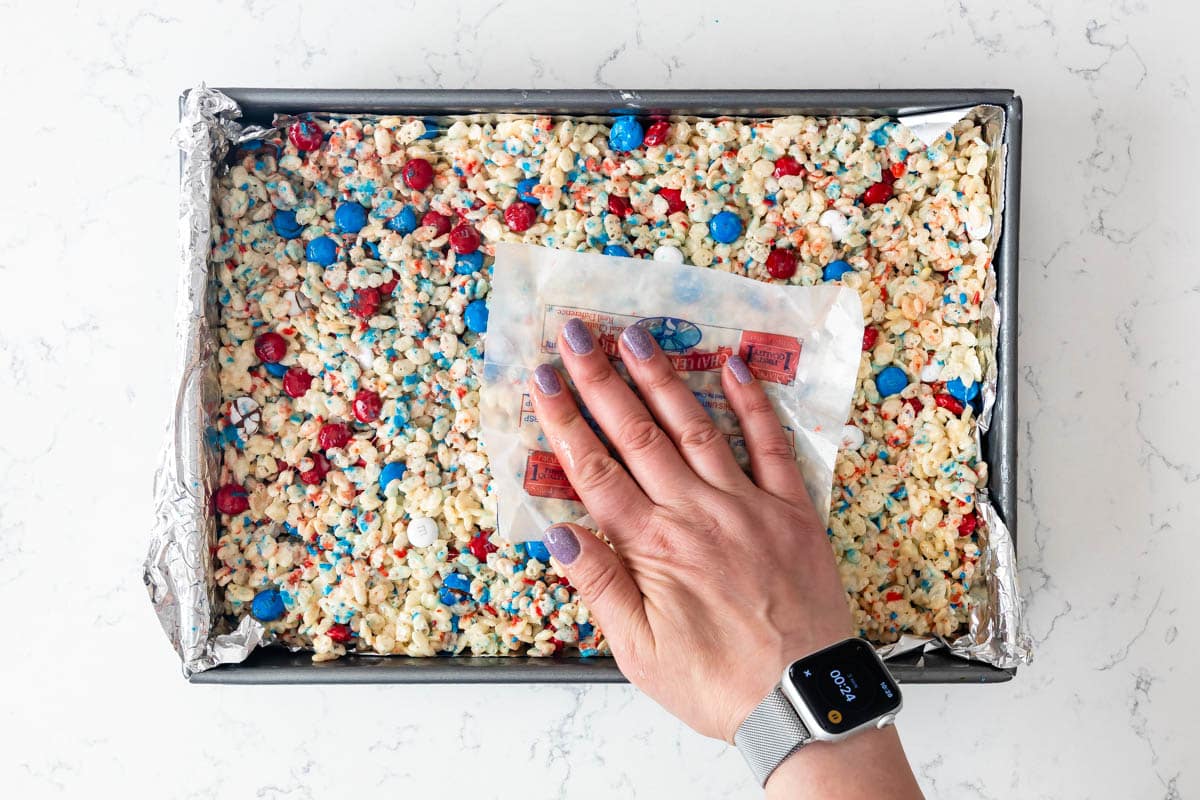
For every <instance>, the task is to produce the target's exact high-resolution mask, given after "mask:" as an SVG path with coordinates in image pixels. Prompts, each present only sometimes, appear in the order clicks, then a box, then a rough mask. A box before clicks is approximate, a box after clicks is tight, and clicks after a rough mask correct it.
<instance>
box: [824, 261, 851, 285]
mask: <svg viewBox="0 0 1200 800" xmlns="http://www.w3.org/2000/svg"><path fill="white" fill-rule="evenodd" d="M847 272H854V267H852V266H850V265H849V264H847V263H846V262H845V261H842V260H841V259H840V258H839V259H838V260H837V261H830V262H829V263H828V264H826V265H825V269H823V270H821V277H822V278H824V279H825V280H827V281H840V280H841V279H842V276H843V275H845V274H846V273H847Z"/></svg>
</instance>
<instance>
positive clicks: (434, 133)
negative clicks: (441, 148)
mask: <svg viewBox="0 0 1200 800" xmlns="http://www.w3.org/2000/svg"><path fill="white" fill-rule="evenodd" d="M421 121H422V122H424V123H425V132H424V133H422V134H421V135H420V136H418V137H417V139H418V140H420V139H436V138H437V137H438V135H439V134H440V133H441V131H440V130H439V129H438V124H437V120H436V119H434V118H433V117H425V118H424V119H423V120H421Z"/></svg>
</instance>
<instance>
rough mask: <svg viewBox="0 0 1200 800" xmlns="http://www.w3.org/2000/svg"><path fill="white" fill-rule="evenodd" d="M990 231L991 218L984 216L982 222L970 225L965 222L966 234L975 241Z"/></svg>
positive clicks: (985, 236) (981, 238) (983, 237)
mask: <svg viewBox="0 0 1200 800" xmlns="http://www.w3.org/2000/svg"><path fill="white" fill-rule="evenodd" d="M991 232H992V218H991V217H984V219H983V224H981V225H972V224H971V223H970V221H968V222H967V236H970V237H971V238H972V239H974V240H975V241H982V240H984V239H986V238H987V235H988V234H989V233H991Z"/></svg>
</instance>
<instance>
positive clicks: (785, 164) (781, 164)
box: [775, 156, 804, 178]
mask: <svg viewBox="0 0 1200 800" xmlns="http://www.w3.org/2000/svg"><path fill="white" fill-rule="evenodd" d="M803 174H804V167H802V166H800V162H799V161H797V160H796V159H794V158H792V157H791V156H780V157H779V158H777V159H775V177H776V178H782V177H783V176H784V175H803Z"/></svg>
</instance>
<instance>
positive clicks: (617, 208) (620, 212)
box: [608, 194, 669, 217]
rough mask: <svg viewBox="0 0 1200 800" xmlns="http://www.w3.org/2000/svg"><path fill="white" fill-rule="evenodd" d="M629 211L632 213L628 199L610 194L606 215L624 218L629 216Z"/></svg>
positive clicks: (631, 206)
mask: <svg viewBox="0 0 1200 800" xmlns="http://www.w3.org/2000/svg"><path fill="white" fill-rule="evenodd" d="M668 202H669V201H668ZM631 211H633V204H632V203H630V202H629V198H628V197H622V196H621V195H619V194H610V195H609V196H608V213H610V214H616V215H617V216H618V217H626V216H629V213H630V212H631Z"/></svg>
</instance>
